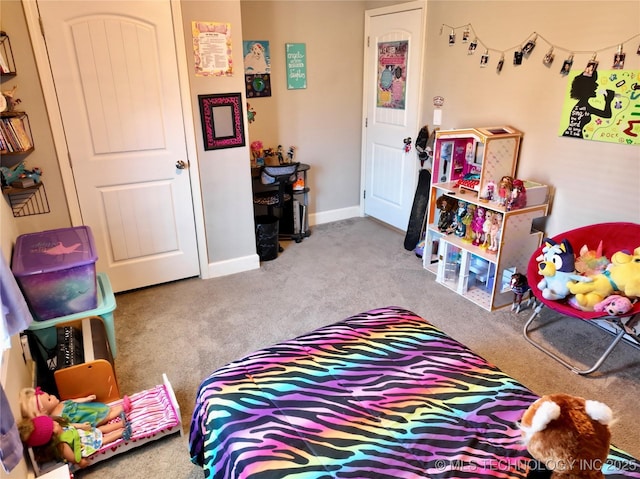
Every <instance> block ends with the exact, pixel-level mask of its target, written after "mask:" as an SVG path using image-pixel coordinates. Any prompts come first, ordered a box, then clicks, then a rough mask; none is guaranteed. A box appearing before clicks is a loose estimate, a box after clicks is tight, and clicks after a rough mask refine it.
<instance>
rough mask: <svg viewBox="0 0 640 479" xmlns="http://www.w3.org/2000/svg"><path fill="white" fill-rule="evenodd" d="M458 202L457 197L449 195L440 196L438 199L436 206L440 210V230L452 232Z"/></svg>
mask: <svg viewBox="0 0 640 479" xmlns="http://www.w3.org/2000/svg"><path fill="white" fill-rule="evenodd" d="M457 206H458V202H457V200H456V199H455V198H449V197H448V196H445V195H442V196H439V197H438V199H437V200H436V208H438V209H439V210H440V218H439V219H438V230H439V231H441V232H442V233H447V234H449V233H451V232H452V231H453V230H452V229H451V225H452V224H453V221H454V219H455V210H456V208H457Z"/></svg>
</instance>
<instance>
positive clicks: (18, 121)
mask: <svg viewBox="0 0 640 479" xmlns="http://www.w3.org/2000/svg"><path fill="white" fill-rule="evenodd" d="M9 122H10V124H11V126H12V128H13V131H15V133H16V137H17V138H18V142H19V144H20V147H21V149H22V150H28V149H29V148H31V147H33V144H32V143H31V138H30V137H29V135H28V134H27V130H26V128H25V126H24V119H23V118H18V117H12V118H9Z"/></svg>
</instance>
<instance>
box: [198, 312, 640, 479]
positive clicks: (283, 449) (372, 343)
mask: <svg viewBox="0 0 640 479" xmlns="http://www.w3.org/2000/svg"><path fill="white" fill-rule="evenodd" d="M536 399H537V396H536V395H535V394H534V393H533V392H531V391H530V390H528V389H527V388H525V387H524V386H523V385H522V384H520V383H518V382H517V381H516V380H514V379H512V378H510V377H509V376H508V375H506V374H505V373H503V372H501V371H500V370H499V369H498V368H497V367H495V366H493V365H492V364H490V363H488V362H487V361H485V360H484V359H482V358H481V357H480V356H478V355H477V354H475V353H473V352H472V351H471V350H470V349H468V348H467V347H466V346H464V345H463V344H461V343H459V342H457V341H455V340H454V339H452V338H451V337H449V336H448V335H446V334H445V333H444V332H442V331H440V330H439V329H437V328H435V327H434V326H432V325H431V324H429V323H428V322H427V321H426V320H424V319H423V318H421V317H419V316H417V315H416V314H414V313H412V312H410V311H407V310H404V309H402V308H397V307H388V308H382V309H377V310H371V311H367V312H365V313H362V314H358V315H355V316H352V317H350V318H348V319H346V320H344V321H340V322H338V323H335V324H331V325H328V326H325V327H322V328H319V329H317V330H315V331H313V332H311V333H308V334H305V335H302V336H300V337H298V338H295V339H292V340H288V341H284V342H282V343H280V344H277V345H274V346H271V347H267V348H264V349H262V350H260V351H256V352H255V353H253V354H249V355H247V356H246V357H244V358H242V359H239V360H237V361H234V362H232V363H230V364H228V365H226V366H224V367H222V368H220V369H218V370H217V371H215V372H214V373H212V374H211V375H210V376H209V377H207V378H206V379H204V380H203V381H202V384H201V385H200V388H199V391H198V395H197V398H196V404H195V408H194V411H193V416H192V420H191V429H190V437H189V447H190V454H191V459H192V461H193V462H194V463H195V464H198V465H200V466H202V467H203V469H204V472H205V477H206V478H208V479H223V478H224V479H231V478H261V479H263V478H274V479H275V478H278V479H283V478H304V479H310V478H323V479H324V478H326V479H329V478H394V479H397V478H415V479H417V478H425V477H430V478H445V477H447V478H450V477H451V478H485V477H486V478H524V477H526V476H527V473H528V471H529V470H530V469H534V468H539V467H540V465H538V464H535V462H534V461H533V460H532V459H531V458H530V456H529V455H528V453H527V451H526V449H525V447H524V446H523V445H522V443H521V440H520V433H519V431H518V429H517V426H516V422H517V421H518V420H519V419H520V418H521V416H522V413H523V412H524V410H525V409H526V408H527V407H528V406H529V405H530V404H531V403H532V402H533V401H535V400H536ZM636 465H637V464H636V462H635V460H634V459H633V458H631V457H630V456H628V455H627V454H625V453H624V452H622V451H620V450H618V449H616V448H612V450H611V454H610V458H609V461H608V462H607V464H606V465H605V467H604V468H603V472H604V473H605V474H606V475H607V476H608V477H634V478H640V472H639V471H638V469H640V467H636Z"/></svg>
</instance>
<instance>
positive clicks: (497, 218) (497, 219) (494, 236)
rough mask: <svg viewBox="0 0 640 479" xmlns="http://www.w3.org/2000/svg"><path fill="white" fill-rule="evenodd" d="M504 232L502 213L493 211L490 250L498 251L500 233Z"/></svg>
mask: <svg viewBox="0 0 640 479" xmlns="http://www.w3.org/2000/svg"><path fill="white" fill-rule="evenodd" d="M501 232H502V215H501V214H500V213H493V216H492V218H491V227H490V231H489V235H490V236H491V243H490V244H489V248H488V249H489V251H490V252H492V253H497V252H498V245H499V244H500V233H501Z"/></svg>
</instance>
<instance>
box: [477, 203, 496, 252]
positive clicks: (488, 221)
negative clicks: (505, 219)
mask: <svg viewBox="0 0 640 479" xmlns="http://www.w3.org/2000/svg"><path fill="white" fill-rule="evenodd" d="M494 214H495V213H494V212H493V211H491V210H487V211H486V212H485V214H484V223H482V233H483V241H482V244H481V245H480V247H481V248H482V249H487V248H488V247H489V245H490V244H491V225H492V223H493V216H494Z"/></svg>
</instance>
